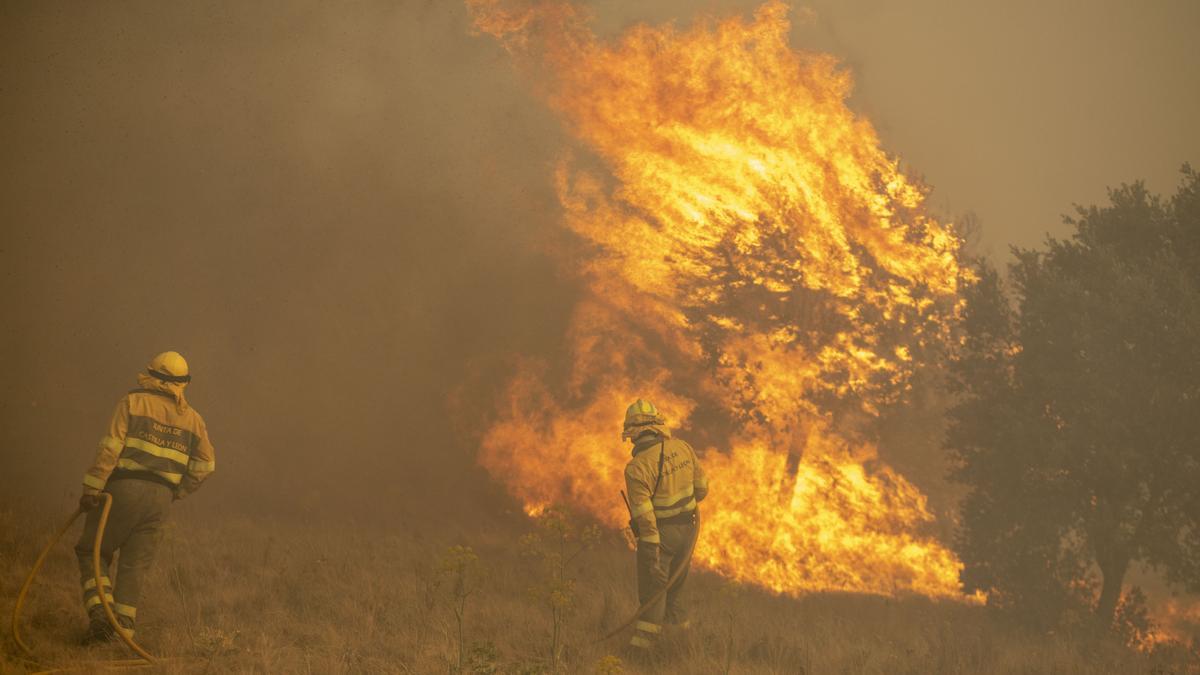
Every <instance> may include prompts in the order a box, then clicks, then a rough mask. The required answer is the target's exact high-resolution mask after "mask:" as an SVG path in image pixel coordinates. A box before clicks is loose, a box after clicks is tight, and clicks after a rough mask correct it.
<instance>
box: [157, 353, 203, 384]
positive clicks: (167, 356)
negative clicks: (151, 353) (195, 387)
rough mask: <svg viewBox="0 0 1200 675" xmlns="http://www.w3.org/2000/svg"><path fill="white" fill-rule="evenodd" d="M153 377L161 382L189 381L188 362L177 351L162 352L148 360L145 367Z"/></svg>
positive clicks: (190, 379) (190, 378)
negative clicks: (148, 362) (147, 364)
mask: <svg viewBox="0 0 1200 675" xmlns="http://www.w3.org/2000/svg"><path fill="white" fill-rule="evenodd" d="M146 370H147V371H149V373H150V374H151V375H153V376H154V377H156V378H158V379H160V380H162V381H163V382H184V383H186V382H191V381H192V376H191V375H190V374H189V373H188V364H187V361H186V360H184V358H183V356H182V355H181V354H180V353H179V352H163V353H161V354H159V355H158V356H156V357H154V359H153V360H152V361H150V365H149V366H148V367H147V368H146Z"/></svg>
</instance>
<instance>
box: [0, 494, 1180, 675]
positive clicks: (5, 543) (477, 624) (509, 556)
mask: <svg viewBox="0 0 1200 675" xmlns="http://www.w3.org/2000/svg"><path fill="white" fill-rule="evenodd" d="M202 513H203V512H202V511H201V510H200V509H199V508H195V509H193V507H190V506H189V507H184V508H179V509H177V513H176V514H175V518H174V521H173V522H172V524H171V526H170V530H169V532H168V533H167V536H166V538H165V540H164V542H163V546H162V549H161V551H160V554H159V557H158V561H157V564H156V566H155V568H154V570H153V576H152V579H151V580H150V583H149V589H150V592H149V593H148V594H147V597H146V598H144V600H143V602H142V605H141V609H140V615H141V617H142V622H141V624H140V626H139V630H140V635H139V637H140V638H141V639H142V641H143V643H144V645H145V646H147V647H148V648H149V649H150V650H151V651H153V652H154V653H156V654H161V655H170V656H178V657H183V658H181V659H179V660H175V661H170V662H164V663H163V664H162V665H161V666H159V667H158V668H157V669H156V671H157V672H168V673H175V672H178V673H226V672H228V673H453V672H460V671H459V670H458V669H459V658H460V653H459V632H458V622H457V620H456V616H455V611H454V610H455V599H456V598H455V592H456V590H458V591H463V592H466V593H468V595H467V596H466V598H465V604H463V605H462V609H463V612H462V616H463V626H462V635H463V665H462V670H461V672H468V673H550V672H566V673H592V672H599V673H616V672H626V673H648V672H654V673H680V674H682V673H889V674H891V673H897V674H899V673H913V674H926V673H1114V674H1117V673H1120V674H1126V673H1155V674H1160V673H1161V674H1165V673H1189V672H1198V671H1197V667H1196V661H1195V660H1194V658H1189V657H1188V656H1187V655H1186V654H1185V653H1182V652H1181V651H1180V650H1160V651H1158V652H1156V653H1153V654H1142V653H1138V652H1135V651H1132V650H1128V649H1125V648H1122V647H1118V646H1113V645H1103V644H1102V645H1097V644H1095V643H1092V642H1089V641H1086V640H1083V639H1075V638H1072V636H1070V635H1041V636H1037V635H1030V634H1028V633H1026V632H1023V631H1021V630H1019V629H1016V628H1013V627H1010V626H1008V625H1006V624H1005V623H1003V622H1001V621H1000V620H998V619H996V618H994V617H993V616H991V615H990V614H989V613H988V612H987V611H985V610H984V609H982V608H978V607H971V606H966V605H959V604H955V603H947V602H933V601H929V600H925V599H922V598H906V599H884V598H878V597H861V596H846V595H816V596H809V597H806V598H803V599H799V600H796V599H789V598H781V597H774V596H772V595H770V594H768V593H764V592H761V591H757V590H755V589H751V588H745V587H736V586H733V585H731V584H728V583H726V582H724V581H722V580H721V579H720V578H717V577H715V576H713V575H710V574H703V573H699V574H694V575H693V578H692V580H691V585H690V590H691V608H692V614H693V620H694V624H695V625H694V628H693V629H692V631H691V632H690V633H688V634H686V635H668V636H667V637H666V638H665V639H664V642H663V644H662V645H661V648H660V650H659V652H658V655H657V657H656V660H654V661H652V662H649V663H638V662H635V661H633V660H632V659H631V658H630V657H629V655H628V654H627V653H626V652H625V648H624V642H625V640H626V639H627V635H624V634H623V635H621V636H620V637H618V638H614V639H613V640H611V641H609V642H606V643H601V644H597V643H595V640H596V638H597V637H598V636H599V635H601V634H602V632H603V629H605V628H606V627H609V626H613V625H615V624H616V623H618V622H619V621H620V620H621V619H622V618H623V617H624V616H625V615H627V614H628V613H629V612H631V611H632V610H633V609H634V602H633V588H632V564H633V556H632V554H630V553H629V552H628V551H627V549H626V548H625V545H624V543H623V542H622V541H621V539H620V538H619V537H618V536H617V535H615V534H601V535H600V537H599V539H598V540H596V541H595V542H594V544H593V546H592V547H591V548H590V549H588V550H585V551H584V552H582V553H581V554H580V555H579V556H578V557H576V558H575V559H574V560H573V561H572V562H571V564H570V565H569V566H568V567H567V578H568V579H574V584H573V590H574V592H573V593H566V594H561V593H560V594H559V595H558V596H556V597H557V599H558V605H559V607H560V608H561V609H563V610H564V611H563V616H562V621H561V626H562V629H561V640H560V642H561V647H560V648H559V649H558V656H557V658H553V657H552V646H551V644H552V619H551V617H552V611H551V605H550V603H549V602H548V601H546V600H545V598H546V597H548V596H547V595H546V594H545V592H544V591H545V584H546V582H547V581H548V578H547V574H548V572H547V570H548V569H549V567H548V566H547V565H545V564H544V562H545V561H544V559H538V558H535V557H530V556H529V555H524V554H523V553H522V552H523V551H526V552H527V549H529V548H530V546H529V541H528V540H527V541H526V542H525V543H524V544H521V543H520V539H521V537H522V536H523V535H527V534H528V533H529V532H530V531H531V530H532V529H533V528H532V526H526V525H525V524H524V523H523V522H522V521H521V520H520V519H519V518H512V519H510V520H511V521H512V525H511V526H509V525H501V526H490V525H489V526H484V525H476V526H474V527H471V528H466V529H464V528H456V529H454V530H452V531H445V530H440V531H439V530H436V529H434V528H432V527H429V526H428V525H425V524H423V521H417V520H414V521H413V522H397V523H396V524H395V525H393V526H388V527H383V526H380V525H375V524H370V525H369V524H360V523H355V522H334V521H326V522H320V521H316V520H307V521H306V519H302V518H297V519H296V520H295V521H292V522H284V521H263V520H254V519H251V518H248V517H237V516H224V517H221V518H216V517H213V516H212V514H209V515H208V517H201V514H202ZM57 520H59V516H58V515H57V514H52V513H44V512H43V513H35V512H28V511H21V510H13V509H8V510H2V511H0V572H2V573H3V574H2V576H0V597H2V598H3V606H2V610H3V612H4V616H5V619H6V621H7V617H8V616H9V614H10V612H11V609H12V603H13V599H14V598H15V595H16V592H17V589H18V586H19V584H20V582H21V580H22V578H23V577H24V574H25V573H26V570H27V569H28V567H29V565H30V564H31V563H32V561H33V559H34V557H35V555H36V552H37V550H38V548H39V547H40V546H42V545H43V543H44V542H45V541H46V539H47V537H48V536H49V533H50V532H51V531H52V530H53V528H54V526H55V524H56V521H57ZM498 522H499V521H498ZM77 532H78V529H77V528H76V529H75V530H73V531H72V532H71V533H70V534H69V535H68V538H69V539H70V542H69V543H73V541H74V537H76V536H78V535H77ZM69 543H64V544H62V545H60V546H59V547H58V548H57V549H56V550H55V552H54V554H53V556H52V557H51V558H50V560H49V562H48V563H47V566H46V569H45V571H44V572H43V576H42V577H41V578H40V581H39V583H38V584H37V585H36V587H35V588H34V591H33V596H32V600H31V602H30V604H29V606H28V607H27V610H26V614H25V616H26V618H25V635H26V639H27V641H28V642H30V643H31V644H32V645H33V646H34V648H35V649H36V650H37V652H38V654H39V658H40V660H41V661H42V663H43V667H50V666H55V667H62V666H75V667H76V669H77V670H79V671H83V672H87V671H88V670H89V669H90V670H96V668H94V667H92V668H89V667H88V666H87V665H86V662H87V661H88V660H96V659H104V658H118V657H120V656H122V652H121V650H120V649H118V648H117V647H107V646H106V647H103V648H94V649H91V650H87V649H84V648H80V647H77V646H75V645H76V643H77V641H78V639H79V637H80V636H81V634H82V631H83V628H84V619H83V616H82V612H81V610H80V608H79V603H78V593H77V590H76V588H77V585H76V580H75V568H74V562H73V558H72V554H71V551H70V546H69ZM453 546H466V547H470V549H471V551H473V552H474V554H475V555H476V556H477V557H478V571H479V572H480V574H478V575H476V574H474V571H475V568H474V567H471V568H470V570H469V571H471V572H472V574H471V575H469V576H468V577H466V578H465V579H462V581H463V582H464V583H463V584H459V585H456V583H455V581H456V578H455V573H454V572H455V571H454V564H453V563H454V561H455V560H457V561H458V562H459V563H464V564H466V563H470V561H471V558H470V556H469V555H465V551H463V550H462V549H458V550H456V553H457V555H458V557H457V558H454V557H453V556H451V557H449V558H448V556H447V551H449V550H451V547H453ZM547 550H553V549H547ZM464 555H465V557H464ZM459 569H462V568H461V567H460V568H459ZM539 586H540V587H542V589H543V592H540V593H539V592H533V591H531V590H530V589H531V588H533V587H539ZM566 587H567V586H561V585H560V586H559V588H560V590H561V589H562V588H566ZM459 599H461V598H459ZM14 650H15V646H14V645H13V644H12V642H11V639H8V638H7V637H6V640H5V650H4V656H3V659H2V660H0V671H3V672H14V673H19V672H29V671H33V670H36V668H33V667H31V665H30V664H26V663H23V662H22V661H21V660H20V659H18V658H16V656H15V651H14ZM142 672H146V671H142Z"/></svg>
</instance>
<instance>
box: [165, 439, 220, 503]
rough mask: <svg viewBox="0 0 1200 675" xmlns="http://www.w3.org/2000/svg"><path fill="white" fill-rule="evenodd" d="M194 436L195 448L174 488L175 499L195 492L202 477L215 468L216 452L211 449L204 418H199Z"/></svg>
mask: <svg viewBox="0 0 1200 675" xmlns="http://www.w3.org/2000/svg"><path fill="white" fill-rule="evenodd" d="M196 437H197V443H196V450H195V451H194V452H193V453H192V456H191V458H190V459H189V460H188V468H187V473H186V474H184V476H183V480H182V481H181V482H180V483H179V488H178V489H176V490H175V498H176V499H183V498H184V497H186V496H187V495H189V494H191V493H193V492H195V491H196V490H197V488H199V487H200V484H201V483H203V482H204V479H206V478H208V477H209V475H211V474H212V472H213V471H214V470H216V468H217V458H216V452H215V451H214V450H213V446H212V441H210V440H209V439H208V427H207V426H205V424H204V420H200V423H199V425H198V429H197V433H196Z"/></svg>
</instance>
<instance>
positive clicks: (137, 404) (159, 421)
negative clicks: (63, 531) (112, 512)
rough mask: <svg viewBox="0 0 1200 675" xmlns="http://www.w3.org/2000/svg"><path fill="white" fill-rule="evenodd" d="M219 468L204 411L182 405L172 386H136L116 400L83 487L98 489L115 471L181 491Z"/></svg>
mask: <svg viewBox="0 0 1200 675" xmlns="http://www.w3.org/2000/svg"><path fill="white" fill-rule="evenodd" d="M215 468H216V459H215V456H214V452H213V446H212V443H211V442H210V441H209V439H208V429H207V428H206V427H205V425H204V419H203V418H202V417H200V413H198V412H196V410H195V409H194V408H191V407H188V408H185V409H184V410H182V411H181V410H180V409H179V407H178V406H177V405H176V401H175V398H174V396H173V395H172V394H171V393H170V392H167V391H159V390H156V389H135V390H133V391H131V392H129V393H128V394H126V395H125V397H124V398H122V399H121V402H120V403H118V404H117V409H116V411H115V412H114V413H113V417H112V421H111V422H110V423H109V428H108V434H107V435H106V436H105V437H104V438H102V439H100V450H99V452H98V453H97V454H96V461H95V462H94V463H93V464H92V467H91V468H90V469H88V470H87V472H86V473H84V474H83V486H84V492H91V493H95V492H99V491H100V490H103V489H104V486H105V485H107V484H108V480H109V478H110V477H111V476H112V475H113V472H114V471H115V472H119V474H120V475H133V476H137V477H143V478H147V479H150V480H155V481H157V482H162V483H166V484H168V485H170V486H171V487H172V488H174V490H175V494H176V496H177V497H183V496H184V495H186V494H188V493H190V492H192V491H194V490H195V489H196V488H197V487H199V486H200V483H201V482H203V481H204V479H205V478H207V477H208V475H209V474H211V473H212V472H213V470H214V469H215Z"/></svg>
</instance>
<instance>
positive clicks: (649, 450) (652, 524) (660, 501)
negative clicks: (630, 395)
mask: <svg viewBox="0 0 1200 675" xmlns="http://www.w3.org/2000/svg"><path fill="white" fill-rule="evenodd" d="M660 454H661V455H662V476H661V478H659V470H658V466H659V455H660ZM655 483H658V489H657V490H655V487H654V486H655ZM625 490H626V492H627V493H628V496H629V509H630V515H631V516H632V517H633V520H634V521H635V522H636V523H637V526H638V540H639V541H645V542H649V543H654V544H657V543H659V536H658V521H660V520H665V519H668V518H675V517H677V516H681V515H683V514H685V513H689V512H692V511H695V510H696V503H697V502H699V501H701V500H703V499H704V497H705V496H706V495H708V479H707V478H705V477H704V471H703V470H702V469H701V468H700V461H699V459H698V458H697V457H696V451H695V450H693V449H692V446H690V445H688V444H687V443H686V442H685V441H681V440H679V439H677V438H666V437H664V436H659V435H654V434H647V436H645V437H643V438H641V439H638V441H637V442H636V443H635V445H634V446H633V459H631V460H629V464H627V465H626V466H625Z"/></svg>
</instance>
